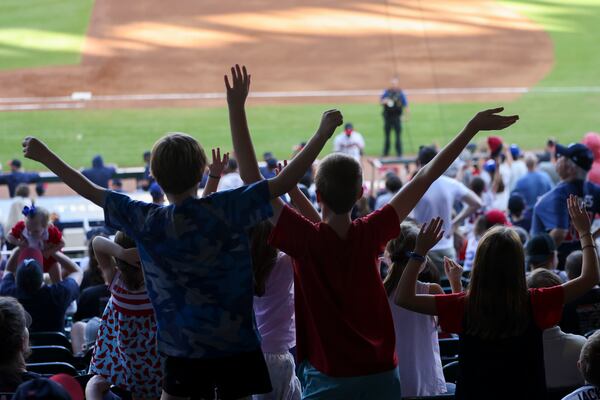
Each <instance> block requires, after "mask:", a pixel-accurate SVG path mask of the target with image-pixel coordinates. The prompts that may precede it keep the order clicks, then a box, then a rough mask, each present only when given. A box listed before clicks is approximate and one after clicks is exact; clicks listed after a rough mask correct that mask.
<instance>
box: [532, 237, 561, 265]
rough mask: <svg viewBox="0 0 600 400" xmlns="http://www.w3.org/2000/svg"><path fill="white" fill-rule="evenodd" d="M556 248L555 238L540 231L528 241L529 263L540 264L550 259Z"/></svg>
mask: <svg viewBox="0 0 600 400" xmlns="http://www.w3.org/2000/svg"><path fill="white" fill-rule="evenodd" d="M555 250H556V245H555V244H554V239H552V238H551V237H550V235H548V234H547V233H540V234H539V235H535V236H534V237H532V238H531V239H529V241H528V242H527V245H526V251H527V261H528V263H529V264H540V263H542V262H544V261H546V260H548V258H550V256H552V255H553V254H554V251H555Z"/></svg>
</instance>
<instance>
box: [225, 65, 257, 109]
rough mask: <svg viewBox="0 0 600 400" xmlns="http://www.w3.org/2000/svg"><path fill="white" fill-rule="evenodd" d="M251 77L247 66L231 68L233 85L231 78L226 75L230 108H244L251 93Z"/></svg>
mask: <svg viewBox="0 0 600 400" xmlns="http://www.w3.org/2000/svg"><path fill="white" fill-rule="evenodd" d="M250 77H251V76H250V75H248V71H246V66H242V68H240V66H239V65H238V64H236V65H235V67H231V83H230V82H229V77H228V76H227V75H225V78H224V79H225V87H226V88H227V103H229V105H230V106H243V105H244V103H245V102H246V98H247V97H248V93H249V92H250Z"/></svg>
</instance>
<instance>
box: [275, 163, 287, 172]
mask: <svg viewBox="0 0 600 400" xmlns="http://www.w3.org/2000/svg"><path fill="white" fill-rule="evenodd" d="M287 164H288V162H287V160H283V164H281V163H280V162H279V163H277V168H275V176H277V175H279V173H280V172H281V171H282V170H283V169H284V168H285V167H287Z"/></svg>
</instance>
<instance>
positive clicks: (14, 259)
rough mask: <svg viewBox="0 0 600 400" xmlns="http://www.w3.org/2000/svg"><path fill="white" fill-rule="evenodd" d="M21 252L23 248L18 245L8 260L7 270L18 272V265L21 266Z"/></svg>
mask: <svg viewBox="0 0 600 400" xmlns="http://www.w3.org/2000/svg"><path fill="white" fill-rule="evenodd" d="M20 252H21V248H20V247H17V248H15V249H14V250H13V252H12V253H11V255H10V257H9V258H8V261H7V263H6V272H12V273H13V274H14V273H16V272H17V267H18V266H19V253H20Z"/></svg>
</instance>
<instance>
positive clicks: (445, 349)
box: [439, 338, 459, 365]
mask: <svg viewBox="0 0 600 400" xmlns="http://www.w3.org/2000/svg"><path fill="white" fill-rule="evenodd" d="M439 343H440V356H441V358H442V365H446V364H448V363H451V362H453V361H458V346H459V339H458V338H448V339H439Z"/></svg>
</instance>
